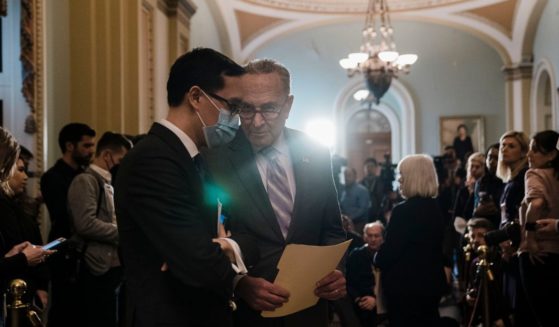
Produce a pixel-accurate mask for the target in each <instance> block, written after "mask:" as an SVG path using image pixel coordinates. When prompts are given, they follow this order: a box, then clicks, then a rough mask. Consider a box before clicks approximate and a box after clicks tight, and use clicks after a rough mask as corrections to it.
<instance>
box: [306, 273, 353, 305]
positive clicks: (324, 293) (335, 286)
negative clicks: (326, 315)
mask: <svg viewBox="0 0 559 327" xmlns="http://www.w3.org/2000/svg"><path fill="white" fill-rule="evenodd" d="M346 293H347V291H346V280H345V277H344V274H342V272H341V271H339V270H334V271H332V272H330V273H329V274H328V275H326V277H324V278H322V279H321V280H320V281H318V283H316V289H315V290H314V294H316V296H318V297H320V298H323V299H326V300H329V301H335V300H338V299H341V298H342V297H344V296H345V295H346Z"/></svg>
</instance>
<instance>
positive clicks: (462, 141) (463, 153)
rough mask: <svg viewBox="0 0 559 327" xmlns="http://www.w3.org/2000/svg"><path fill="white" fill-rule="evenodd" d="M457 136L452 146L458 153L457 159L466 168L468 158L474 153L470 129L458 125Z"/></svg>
mask: <svg viewBox="0 0 559 327" xmlns="http://www.w3.org/2000/svg"><path fill="white" fill-rule="evenodd" d="M456 134H457V135H456V137H455V138H454V141H453V142H452V146H453V147H454V150H455V151H456V158H457V159H458V160H460V162H461V165H462V166H464V165H465V163H466V160H467V159H468V156H469V155H470V154H471V153H472V152H474V146H473V144H472V138H471V137H470V136H469V135H468V127H467V126H466V125H464V124H460V125H458V127H457V128H456Z"/></svg>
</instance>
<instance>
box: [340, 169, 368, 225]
mask: <svg viewBox="0 0 559 327" xmlns="http://www.w3.org/2000/svg"><path fill="white" fill-rule="evenodd" d="M344 176H345V184H344V186H343V187H342V196H341V198H340V209H341V210H342V214H344V215H346V216H348V217H349V218H350V219H351V221H352V222H353V225H355V230H363V226H365V224H366V223H367V222H369V207H370V204H371V202H370V200H369V191H368V190H367V189H366V188H365V187H364V186H363V185H361V184H359V183H357V182H356V180H357V172H356V171H355V169H353V168H351V167H348V168H346V170H345V171H344Z"/></svg>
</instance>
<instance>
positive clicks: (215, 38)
mask: <svg viewBox="0 0 559 327" xmlns="http://www.w3.org/2000/svg"><path fill="white" fill-rule="evenodd" d="M192 2H194V4H195V5H196V6H197V7H198V8H197V9H196V13H195V14H194V16H192V19H191V22H190V31H191V32H190V48H191V49H193V48H196V47H208V48H212V49H215V50H217V51H224V49H223V46H222V44H221V41H220V33H219V30H218V25H217V24H216V19H215V17H214V16H213V14H212V12H211V10H210V8H209V7H208V1H207V0H192Z"/></svg>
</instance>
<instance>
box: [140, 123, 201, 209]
mask: <svg viewBox="0 0 559 327" xmlns="http://www.w3.org/2000/svg"><path fill="white" fill-rule="evenodd" d="M149 133H150V134H153V135H155V136H157V137H159V138H161V139H162V140H163V141H164V142H165V143H166V144H168V145H169V147H170V148H171V149H173V150H174V151H175V152H176V154H177V155H176V157H175V158H176V159H177V160H178V161H180V163H181V164H182V166H183V168H184V170H186V173H187V174H188V175H189V177H190V180H191V181H192V187H193V188H194V190H195V192H193V194H195V195H198V196H200V199H199V201H202V196H201V195H202V181H201V179H200V176H199V175H198V172H197V170H196V166H195V165H194V161H193V160H192V157H191V156H190V153H188V150H186V148H185V147H184V144H183V143H182V142H181V140H180V139H179V138H178V136H176V135H175V133H173V132H172V131H171V130H169V129H168V128H166V127H165V126H163V125H161V124H158V123H154V124H153V125H152V126H151V129H150V130H149Z"/></svg>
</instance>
